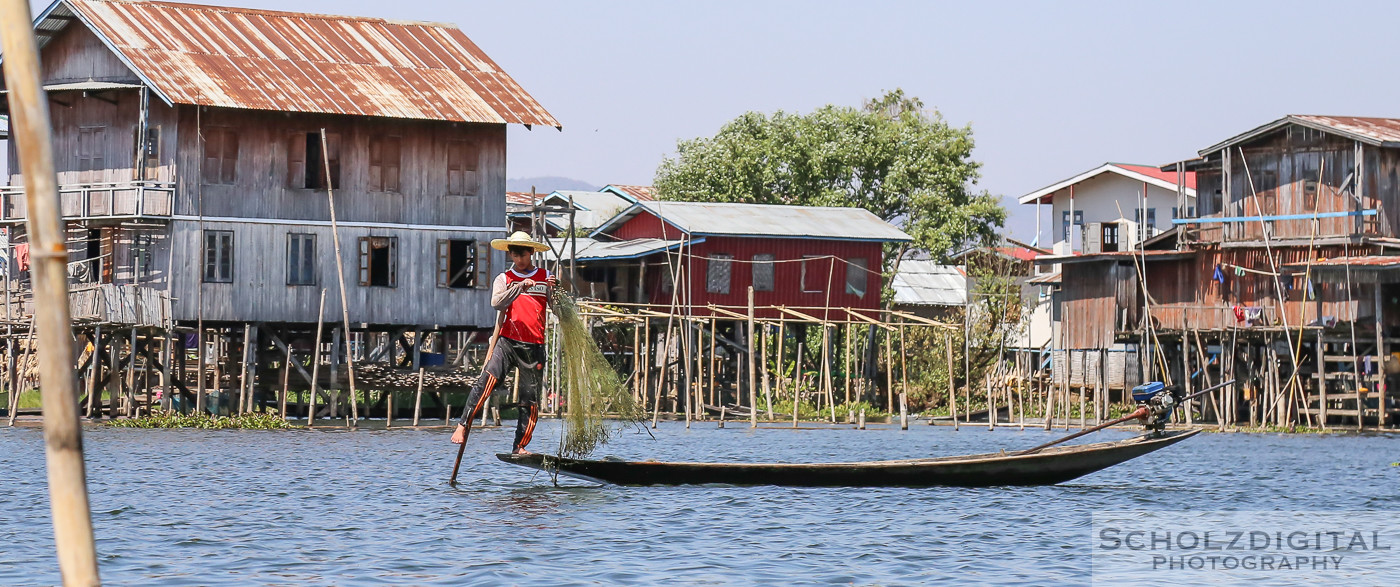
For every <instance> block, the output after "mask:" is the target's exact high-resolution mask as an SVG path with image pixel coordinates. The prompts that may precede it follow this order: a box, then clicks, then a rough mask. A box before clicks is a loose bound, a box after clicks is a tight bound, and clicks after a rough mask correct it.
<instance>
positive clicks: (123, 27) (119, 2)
mask: <svg viewBox="0 0 1400 587" xmlns="http://www.w3.org/2000/svg"><path fill="white" fill-rule="evenodd" d="M59 8H65V9H64V10H60V9H54V10H50V11H49V12H48V14H49V16H50V19H49V20H52V21H55V22H49V21H46V20H41V21H40V23H39V24H38V25H37V28H40V29H43V30H49V29H52V28H53V27H54V26H56V25H57V24H61V23H59V22H57V21H60V20H61V19H62V18H63V16H64V15H65V14H68V13H70V11H71V14H75V15H76V16H78V17H79V19H81V20H82V21H83V22H84V23H86V24H88V25H89V26H90V27H91V28H92V29H93V30H94V32H95V33H97V35H98V36H99V37H101V38H102V39H103V40H104V41H105V42H106V43H107V44H108V45H109V46H111V47H112V48H113V49H114V50H115V51H116V52H118V53H119V54H120V57H122V58H123V59H124V60H126V61H128V62H129V63H131V64H132V66H133V67H134V68H136V69H137V70H138V73H139V74H141V75H142V76H143V77H144V78H145V79H147V80H149V81H150V83H151V85H152V86H153V87H154V89H155V90H156V91H157V92H159V93H160V94H161V95H162V96H164V97H166V98H168V99H169V100H170V101H172V102H175V103H181V104H198V105H203V106H220V107H226V108H247V109H254V110H280V111H290V112H315V113H328V114H349V115H365V116H383V117H390V118H411V119H424V120H450V121H458V122H480V123H518V124H530V125H533V124H539V125H544V126H554V127H559V126H560V124H559V122H558V121H557V120H555V118H554V117H553V116H552V115H550V114H549V112H548V111H546V110H545V109H544V107H543V106H541V105H540V104H539V103H538V102H536V101H535V99H534V98H533V97H531V96H530V94H529V93H528V92H526V91H525V90H524V89H523V88H521V87H520V85H519V84H517V83H516V82H515V80H514V79H512V78H511V77H510V75H509V74H507V73H506V72H505V71H503V70H501V68H500V67H499V66H497V65H496V63H495V62H494V61H492V60H491V59H490V58H489V57H487V56H486V54H485V53H484V52H482V51H481V49H480V48H479V47H477V46H476V44H475V43H472V41H471V40H470V39H468V38H467V36H466V35H465V34H463V33H462V31H461V30H459V29H457V28H456V27H454V26H452V25H444V24H438V23H422V22H401V21H391V20H385V19H378V18H361V17H348V16H329V15H318V14H303V13H294V12H275V11H267V10H253V9H246V8H231V7H222V6H199V5H191V4H175V3H166V2H130V1H127V0H64V2H63V6H61V7H59Z"/></svg>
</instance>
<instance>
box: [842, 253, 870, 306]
mask: <svg viewBox="0 0 1400 587" xmlns="http://www.w3.org/2000/svg"><path fill="white" fill-rule="evenodd" d="M869 265H870V264H869V263H868V262H866V260H865V259H851V260H849V261H847V262H846V293H848V294H855V295H856V296H857V297H862V298H863V297H865V290H866V284H868V283H870V272H869V271H867V269H869Z"/></svg>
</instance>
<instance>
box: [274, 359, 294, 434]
mask: <svg viewBox="0 0 1400 587" xmlns="http://www.w3.org/2000/svg"><path fill="white" fill-rule="evenodd" d="M291 375H292V347H291V346H290V345H288V346H287V356H286V358H284V359H282V394H281V395H279V396H277V414H278V415H280V416H282V419H283V420H286V419H287V386H288V384H289V383H290V382H291V379H290V378H291Z"/></svg>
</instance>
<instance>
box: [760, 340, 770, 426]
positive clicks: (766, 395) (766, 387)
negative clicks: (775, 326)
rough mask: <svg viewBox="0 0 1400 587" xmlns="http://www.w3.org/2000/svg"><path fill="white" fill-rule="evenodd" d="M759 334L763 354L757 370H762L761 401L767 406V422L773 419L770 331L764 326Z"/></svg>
mask: <svg viewBox="0 0 1400 587" xmlns="http://www.w3.org/2000/svg"><path fill="white" fill-rule="evenodd" d="M761 332H762V335H763V344H762V346H760V347H759V348H761V349H762V351H763V352H762V353H761V354H760V355H759V359H760V360H759V362H758V365H759V368H760V369H761V370H762V373H760V375H761V377H762V379H763V401H764V403H766V404H768V419H769V420H772V419H773V385H772V382H771V381H769V373H768V338H769V336H770V334H769V333H770V330H769V328H768V326H766V325H765V326H764V327H763V330H762V331H761Z"/></svg>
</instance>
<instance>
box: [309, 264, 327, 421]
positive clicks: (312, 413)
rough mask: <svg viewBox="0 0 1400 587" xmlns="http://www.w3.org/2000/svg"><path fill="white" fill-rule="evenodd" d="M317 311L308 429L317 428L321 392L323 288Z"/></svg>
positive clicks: (323, 317) (312, 354)
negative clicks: (318, 398)
mask: <svg viewBox="0 0 1400 587" xmlns="http://www.w3.org/2000/svg"><path fill="white" fill-rule="evenodd" d="M318 308H319V309H318V310H316V339H315V340H313V341H312V342H311V402H310V405H308V407H307V410H306V427H307V428H314V427H315V426H316V394H317V393H318V392H319V391H320V389H319V387H320V386H319V384H318V381H319V379H318V377H319V376H320V372H321V333H322V330H323V329H324V327H325V325H326V288H324V287H323V288H321V305H320V306H318Z"/></svg>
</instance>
